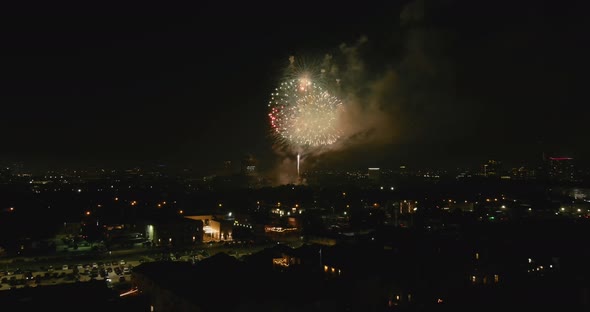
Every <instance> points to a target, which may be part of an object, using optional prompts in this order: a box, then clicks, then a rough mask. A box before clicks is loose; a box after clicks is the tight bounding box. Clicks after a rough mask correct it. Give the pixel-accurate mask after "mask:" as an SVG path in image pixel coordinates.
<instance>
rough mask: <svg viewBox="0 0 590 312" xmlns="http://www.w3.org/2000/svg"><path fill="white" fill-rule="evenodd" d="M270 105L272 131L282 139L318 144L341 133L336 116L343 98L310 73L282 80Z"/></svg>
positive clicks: (300, 145) (294, 143) (304, 144)
mask: <svg viewBox="0 0 590 312" xmlns="http://www.w3.org/2000/svg"><path fill="white" fill-rule="evenodd" d="M268 106H269V110H270V111H269V114H268V116H269V118H270V125H271V129H272V132H273V135H274V136H275V137H276V138H277V139H278V140H279V141H280V142H282V143H285V144H288V145H290V146H294V147H297V148H317V147H322V146H326V145H330V144H333V143H334V142H336V141H337V140H338V138H339V137H340V135H341V134H340V131H339V130H338V128H337V118H338V115H339V111H340V109H341V108H342V102H341V101H340V99H338V97H336V96H334V95H332V94H331V93H330V92H328V91H327V90H326V89H325V88H323V87H322V86H320V85H319V84H318V83H316V82H315V81H314V80H312V79H311V78H309V76H307V75H302V76H300V77H298V78H295V79H288V80H285V81H283V82H282V83H281V84H280V85H279V86H278V87H277V88H276V89H275V91H274V92H273V93H271V99H270V101H269V104H268Z"/></svg>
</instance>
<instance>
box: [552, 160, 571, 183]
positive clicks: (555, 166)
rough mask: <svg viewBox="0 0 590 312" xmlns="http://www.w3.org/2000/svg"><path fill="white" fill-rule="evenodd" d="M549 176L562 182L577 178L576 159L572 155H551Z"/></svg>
mask: <svg viewBox="0 0 590 312" xmlns="http://www.w3.org/2000/svg"><path fill="white" fill-rule="evenodd" d="M547 161H548V173H549V178H550V179H552V180H555V181H560V182H572V181H574V180H575V170H574V159H573V158H571V157H549V158H548V160H547Z"/></svg>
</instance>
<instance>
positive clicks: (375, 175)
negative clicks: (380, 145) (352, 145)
mask: <svg viewBox="0 0 590 312" xmlns="http://www.w3.org/2000/svg"><path fill="white" fill-rule="evenodd" d="M367 176H368V178H369V180H371V181H379V179H380V178H381V172H380V171H379V168H369V170H368V172H367Z"/></svg>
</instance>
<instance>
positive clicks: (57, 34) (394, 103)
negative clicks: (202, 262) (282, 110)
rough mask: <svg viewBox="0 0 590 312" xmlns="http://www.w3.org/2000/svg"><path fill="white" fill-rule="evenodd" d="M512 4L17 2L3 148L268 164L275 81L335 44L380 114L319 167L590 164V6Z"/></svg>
mask: <svg viewBox="0 0 590 312" xmlns="http://www.w3.org/2000/svg"><path fill="white" fill-rule="evenodd" d="M513 2H516V1H467V0H465V1H463V0H457V1H448V0H447V1H413V2H408V1H400V2H395V1H389V2H388V1H384V2H383V3H381V2H371V1H361V2H354V3H353V4H350V5H345V4H344V2H332V3H331V4H329V5H328V4H325V5H321V6H320V5H318V4H316V3H313V2H311V1H310V2H306V1H303V2H301V1H298V2H289V3H288V4H287V3H285V4H278V2H277V6H275V7H267V6H265V5H262V4H253V3H250V2H248V3H243V4H240V5H235V4H229V3H225V2H219V3H217V4H213V3H215V2H213V3H206V2H201V1H199V2H198V5H196V4H195V6H193V7H183V8H179V7H163V5H164V4H163V2H160V3H158V5H157V6H156V5H153V6H150V5H145V4H142V5H136V6H133V7H131V6H129V7H121V6H113V7H96V8H93V7H75V6H74V7H72V6H65V7H57V6H47V7H35V8H15V9H14V10H4V12H3V13H2V18H1V21H0V25H1V26H2V27H1V28H0V40H1V47H2V48H1V49H0V79H1V84H0V101H1V103H2V108H1V113H0V136H1V139H2V143H1V144H0V162H12V161H23V162H25V164H30V165H31V166H86V165H91V166H99V167H100V166H134V165H143V164H167V165H174V166H191V167H194V168H199V169H202V170H205V171H206V170H210V169H214V168H217V167H219V166H220V164H221V163H222V162H223V160H226V159H227V160H234V161H238V160H239V159H240V158H241V157H242V155H244V154H246V153H251V154H253V155H254V156H255V157H257V158H258V159H259V160H260V162H261V163H262V165H261V166H262V167H269V168H270V167H272V166H273V164H274V163H276V162H279V161H280V156H277V155H276V153H275V152H274V151H273V147H272V139H271V138H270V137H269V126H268V122H267V106H266V104H267V102H268V99H269V94H270V92H271V91H272V90H273V88H274V86H275V85H276V84H277V83H278V81H279V80H280V78H281V74H282V72H283V70H284V68H285V67H286V66H287V65H288V58H289V56H290V55H295V56H296V57H297V58H298V60H299V59H304V60H306V61H307V62H309V63H310V64H311V63H321V61H322V59H323V57H324V55H325V54H330V55H333V57H334V59H342V60H343V62H344V64H345V66H344V67H343V68H344V69H346V68H348V69H349V70H348V71H345V70H342V72H343V73H346V74H348V75H351V79H350V80H349V82H350V84H349V85H347V88H348V89H347V90H349V91H350V90H352V91H351V93H354V95H356V96H355V97H354V98H355V100H354V102H355V104H354V105H358V107H359V109H360V111H362V112H365V113H366V116H364V117H363V118H360V119H355V120H351V123H358V124H359V125H358V126H357V127H356V128H355V129H357V130H358V133H355V134H354V139H353V140H351V141H350V142H351V143H350V144H348V143H347V144H344V145H342V146H340V147H338V148H337V149H336V150H334V151H329V152H326V153H324V154H322V155H319V156H318V159H319V160H318V161H317V164H323V166H325V167H351V168H365V167H368V166H382V167H395V166H398V165H399V164H402V163H403V164H410V165H415V166H459V165H464V164H465V165H467V164H477V163H480V162H482V161H484V160H487V159H499V160H503V161H505V162H508V163H520V162H525V161H526V162H529V161H534V160H538V159H540V158H541V153H542V152H546V153H547V154H550V155H567V156H572V157H575V158H577V159H578V160H579V161H580V162H585V163H587V162H588V159H589V158H590V148H589V146H590V145H589V144H588V138H587V135H588V133H590V132H589V130H588V126H587V119H588V115H587V111H589V110H588V109H586V106H587V105H588V95H587V91H586V90H587V89H588V87H587V85H586V84H587V81H588V79H587V76H588V75H587V73H588V70H589V69H590V66H589V64H590V62H589V61H588V55H590V53H589V52H590V51H589V47H590V42H589V41H590V36H589V35H588V30H589V28H588V22H587V20H588V19H587V17H586V16H587V12H588V11H587V8H586V7H583V6H582V4H581V3H583V2H582V1H580V2H567V1H565V2H555V3H553V2H548V1H547V2H543V1H519V2H518V4H516V3H513ZM195 3H197V2H195ZM52 5H53V4H52ZM353 63H354V64H362V71H358V72H354V71H352V70H350V69H353V68H354V67H353V66H352V65H351V64H353ZM346 66H348V67H346ZM345 104H346V101H345ZM351 105H352V104H351ZM370 109H374V111H373V112H371V113H369V110H370ZM361 115H362V114H361ZM375 116H377V117H379V118H373V117H375Z"/></svg>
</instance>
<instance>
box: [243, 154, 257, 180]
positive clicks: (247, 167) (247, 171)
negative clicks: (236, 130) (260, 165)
mask: <svg viewBox="0 0 590 312" xmlns="http://www.w3.org/2000/svg"><path fill="white" fill-rule="evenodd" d="M241 173H242V174H243V175H247V176H254V175H256V159H255V158H254V156H252V155H246V156H244V158H242V168H241Z"/></svg>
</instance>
